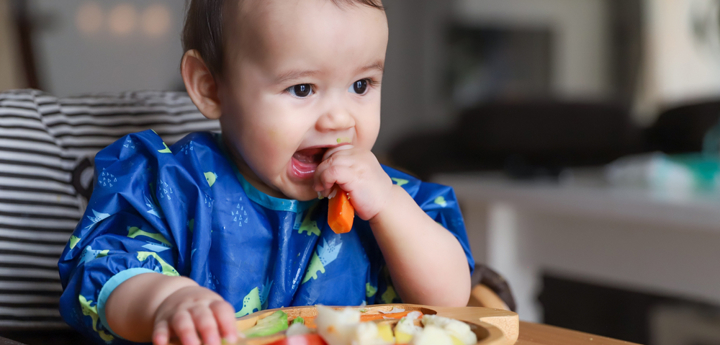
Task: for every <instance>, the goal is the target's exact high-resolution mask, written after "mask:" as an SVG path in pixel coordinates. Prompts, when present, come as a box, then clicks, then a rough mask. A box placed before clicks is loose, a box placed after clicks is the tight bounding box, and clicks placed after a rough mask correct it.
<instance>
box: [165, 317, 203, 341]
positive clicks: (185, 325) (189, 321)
mask: <svg viewBox="0 0 720 345" xmlns="http://www.w3.org/2000/svg"><path fill="white" fill-rule="evenodd" d="M171 324H172V329H173V331H175V334H177V336H178V338H180V342H182V344H183V345H200V339H199V338H198V336H197V331H196V330H195V323H193V318H192V316H191V315H190V313H189V312H187V311H186V310H183V311H180V312H178V313H176V314H175V316H173V318H172V322H171Z"/></svg>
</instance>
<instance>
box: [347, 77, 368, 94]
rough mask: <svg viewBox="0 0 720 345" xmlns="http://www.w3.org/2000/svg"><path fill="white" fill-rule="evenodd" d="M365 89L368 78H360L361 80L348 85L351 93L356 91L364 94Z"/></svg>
mask: <svg viewBox="0 0 720 345" xmlns="http://www.w3.org/2000/svg"><path fill="white" fill-rule="evenodd" d="M367 89H368V80H367V79H361V80H358V81H356V82H354V83H353V84H352V86H350V90H348V91H350V92H352V93H356V94H358V95H364V94H365V93H367Z"/></svg>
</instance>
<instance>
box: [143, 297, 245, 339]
mask: <svg viewBox="0 0 720 345" xmlns="http://www.w3.org/2000/svg"><path fill="white" fill-rule="evenodd" d="M220 334H222V339H224V340H226V341H227V342H229V343H231V344H234V343H235V342H236V341H237V338H238V335H239V334H238V332H237V330H236V328H235V311H234V308H233V307H232V305H230V303H228V302H226V301H225V300H223V298H222V297H220V295H218V294H216V293H215V292H213V291H211V290H209V289H206V288H204V287H200V286H190V287H186V288H182V289H180V290H177V291H175V292H174V293H173V294H172V295H170V296H168V297H167V298H166V299H165V300H164V301H163V302H162V303H161V304H160V306H159V307H158V310H157V312H156V313H155V327H154V331H153V336H152V339H153V344H155V345H166V344H167V343H168V341H169V339H170V338H171V337H172V336H173V335H174V336H177V337H178V338H179V339H180V342H181V343H182V344H183V345H200V344H201V343H202V344H205V345H220V343H221V340H220ZM198 336H199V337H198Z"/></svg>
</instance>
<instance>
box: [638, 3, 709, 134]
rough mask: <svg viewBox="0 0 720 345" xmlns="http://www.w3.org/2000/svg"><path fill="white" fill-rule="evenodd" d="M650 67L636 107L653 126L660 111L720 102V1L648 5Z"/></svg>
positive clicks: (647, 58) (646, 30)
mask: <svg viewBox="0 0 720 345" xmlns="http://www.w3.org/2000/svg"><path fill="white" fill-rule="evenodd" d="M643 5H644V16H645V18H646V20H645V26H644V34H645V42H646V43H645V47H644V48H645V51H646V54H645V61H644V69H643V81H642V82H643V84H642V86H643V87H642V88H641V92H640V94H639V98H638V100H637V104H636V107H637V108H638V109H637V113H638V117H639V120H640V121H642V122H651V121H652V120H653V119H654V118H655V116H656V114H657V111H658V110H662V109H663V108H667V107H670V106H673V105H677V104H680V103H688V102H691V101H693V100H697V99H704V98H717V97H718V96H720V25H718V24H719V23H718V13H719V12H720V2H719V1H717V0H644V2H643Z"/></svg>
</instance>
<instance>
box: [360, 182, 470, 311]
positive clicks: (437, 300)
mask: <svg viewBox="0 0 720 345" xmlns="http://www.w3.org/2000/svg"><path fill="white" fill-rule="evenodd" d="M370 226H371V227H372V229H373V233H374V234H375V238H376V239H377V242H378V245H379V246H380V249H381V250H382V253H383V256H384V257H385V262H386V263H387V265H388V269H389V270H390V275H391V276H392V281H393V285H394V287H395V289H396V290H397V292H398V294H399V295H400V297H401V298H402V300H403V301H404V302H407V303H418V304H428V305H437V306H455V307H462V306H465V305H467V302H468V299H469V297H470V271H469V267H468V262H467V259H466V257H465V253H464V251H463V249H462V247H461V246H460V242H458V240H457V239H456V238H455V236H453V235H452V234H451V233H450V232H449V231H448V230H447V229H445V228H443V227H442V226H441V225H440V224H438V223H436V222H435V221H434V220H433V219H432V218H430V217H429V216H428V215H427V214H426V213H425V212H424V211H423V210H422V209H421V208H420V207H419V206H418V204H417V203H416V202H415V200H413V198H412V197H411V196H410V195H409V194H408V193H407V192H406V191H405V190H404V189H403V188H402V187H399V186H397V185H394V186H393V188H392V192H391V196H390V199H389V200H388V202H387V203H386V204H385V207H384V208H383V209H382V210H381V211H380V212H379V213H378V214H377V215H376V216H375V217H374V218H372V219H371V220H370Z"/></svg>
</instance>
